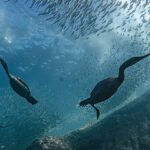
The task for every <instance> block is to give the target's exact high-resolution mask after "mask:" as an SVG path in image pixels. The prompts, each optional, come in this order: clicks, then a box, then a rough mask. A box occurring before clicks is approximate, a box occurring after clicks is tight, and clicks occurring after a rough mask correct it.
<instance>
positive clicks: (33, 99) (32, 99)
mask: <svg viewBox="0 0 150 150" xmlns="http://www.w3.org/2000/svg"><path fill="white" fill-rule="evenodd" d="M26 99H27V101H28V102H29V103H31V104H32V105H34V104H36V103H37V102H38V101H37V100H36V99H35V98H34V97H32V96H29V97H28V98H26Z"/></svg>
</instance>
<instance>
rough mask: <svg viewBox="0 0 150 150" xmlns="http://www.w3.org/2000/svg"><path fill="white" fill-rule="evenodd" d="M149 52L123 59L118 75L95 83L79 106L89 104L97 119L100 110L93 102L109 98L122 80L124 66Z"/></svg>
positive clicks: (131, 63) (138, 59) (133, 62)
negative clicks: (88, 96)
mask: <svg viewBox="0 0 150 150" xmlns="http://www.w3.org/2000/svg"><path fill="white" fill-rule="evenodd" d="M149 55H150V53H149V54H147V55H144V56H139V57H132V58H130V59H128V60H127V61H125V62H124V63H123V64H122V65H121V66H120V68H119V76H118V77H114V78H107V79H104V80H102V81H100V82H98V83H97V84H96V86H95V87H94V89H93V90H92V92H91V96H90V98H87V99H85V100H83V101H81V102H80V103H79V105H80V106H85V105H87V104H90V105H91V106H92V107H93V108H94V109H95V110H96V113H97V119H98V118H99V115H100V112H99V110H98V109H97V108H96V107H95V106H94V104H96V103H99V102H102V101H105V100H106V99H108V98H110V97H111V96H112V95H114V94H115V93H116V92H117V90H118V88H119V87H120V85H121V84H122V82H123V81H124V71H125V69H126V68H128V67H130V66H132V65H134V64H135V63H137V62H138V61H140V60H141V59H143V58H145V57H147V56H149Z"/></svg>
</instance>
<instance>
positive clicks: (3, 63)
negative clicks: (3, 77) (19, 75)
mask: <svg viewBox="0 0 150 150" xmlns="http://www.w3.org/2000/svg"><path fill="white" fill-rule="evenodd" d="M0 62H1V64H2V66H3V68H4V69H5V71H6V73H7V75H8V77H10V74H9V72H8V67H7V64H6V62H5V61H4V60H3V59H2V58H0Z"/></svg>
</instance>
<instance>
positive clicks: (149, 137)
mask: <svg viewBox="0 0 150 150" xmlns="http://www.w3.org/2000/svg"><path fill="white" fill-rule="evenodd" d="M47 138H48V139H51V140H50V141H49V142H50V143H49V142H48V143H47V147H48V149H43V148H42V147H40V145H42V144H40V141H41V142H43V141H44V140H43V139H44V138H43V139H40V140H39V141H37V142H36V141H35V142H33V144H32V146H31V147H30V148H29V149H27V150H51V149H52V150H55V149H53V147H55V146H56V147H57V146H60V147H61V146H62V145H63V144H64V145H65V144H66V143H67V146H68V149H70V150H73V149H74V150H150V91H148V92H147V93H145V94H144V95H142V96H141V97H139V98H137V99H135V100H134V101H133V102H131V103H130V104H128V105H126V106H125V107H123V108H121V109H120V110H118V111H116V112H114V113H113V114H111V115H110V116H108V117H106V118H105V119H103V120H102V121H99V122H97V123H96V124H93V125H91V126H88V127H86V128H82V129H78V130H76V131H73V132H71V133H69V134H67V135H65V136H64V137H61V142H63V143H62V144H60V143H59V142H58V143H57V142H56V141H55V140H52V139H53V138H54V139H55V138H56V137H47ZM56 139H57V138H56ZM58 139H59V138H58ZM62 139H63V140H64V141H63V140H62ZM66 141H67V142H66ZM68 143H69V144H68ZM55 144H56V145H55ZM36 145H39V149H35V147H36ZM62 148H63V147H61V148H60V149H59V150H61V149H62ZM68 149H65V150H68ZM62 150H63V149H62Z"/></svg>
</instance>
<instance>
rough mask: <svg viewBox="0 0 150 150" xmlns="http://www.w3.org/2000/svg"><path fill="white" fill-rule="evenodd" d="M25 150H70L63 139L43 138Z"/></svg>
mask: <svg viewBox="0 0 150 150" xmlns="http://www.w3.org/2000/svg"><path fill="white" fill-rule="evenodd" d="M26 150H72V149H71V148H70V146H69V143H67V142H66V141H65V140H64V139H63V138H61V137H52V136H50V137H44V138H41V139H37V140H35V141H34V142H33V143H32V145H31V146H30V147H29V148H27V149H26Z"/></svg>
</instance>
